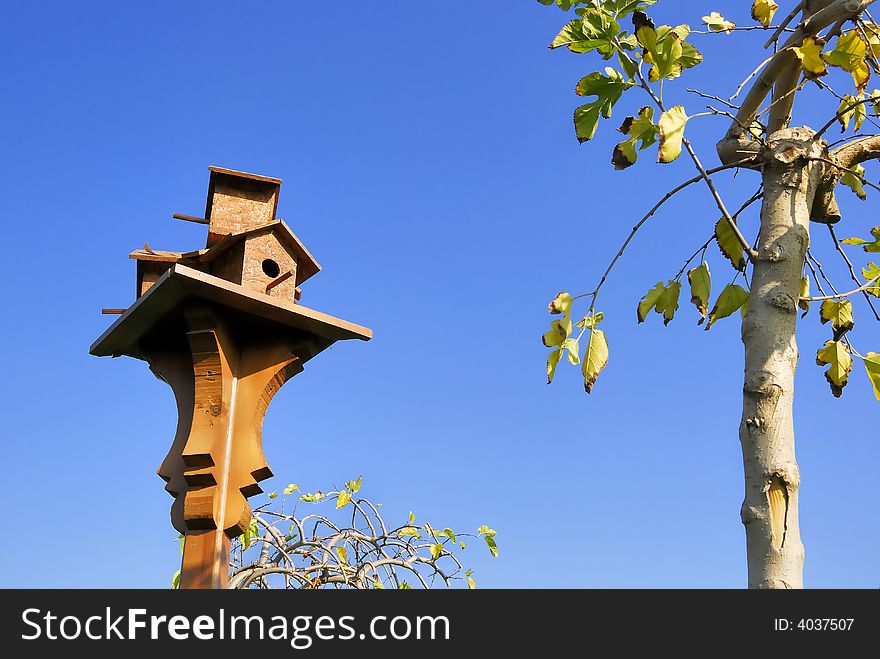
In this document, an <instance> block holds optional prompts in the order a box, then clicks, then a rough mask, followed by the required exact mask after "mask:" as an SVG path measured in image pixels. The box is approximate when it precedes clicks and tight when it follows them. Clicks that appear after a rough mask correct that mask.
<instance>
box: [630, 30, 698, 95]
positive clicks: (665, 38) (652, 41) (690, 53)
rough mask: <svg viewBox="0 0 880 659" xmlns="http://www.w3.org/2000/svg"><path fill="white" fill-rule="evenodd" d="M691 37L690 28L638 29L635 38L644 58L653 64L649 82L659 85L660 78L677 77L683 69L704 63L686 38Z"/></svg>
mask: <svg viewBox="0 0 880 659" xmlns="http://www.w3.org/2000/svg"><path fill="white" fill-rule="evenodd" d="M688 34H690V28H689V27H688V26H687V25H679V26H677V27H674V28H673V27H670V26H668V25H661V26H660V27H658V28H656V29H655V28H653V27H651V25H642V26H641V27H639V28H638V29H637V30H636V39H637V41H638V43H639V45H641V46H642V48H644V53H643V54H642V58H643V60H644V61H645V63H647V64H651V65H652V66H651V68H650V70H649V71H648V81H649V82H657V81H658V80H660V79H661V78H669V79H672V78H677V77H678V76H680V75H681V74H682V71H683V70H684V69H689V68H691V67H693V66H696V65H697V64H699V63H700V62H702V61H703V56H702V55H701V54H700V52H699V51H698V50H697V49H696V48H694V46H693V45H691V44H689V43H688V42H687V41H685V39H686V38H687V36H688Z"/></svg>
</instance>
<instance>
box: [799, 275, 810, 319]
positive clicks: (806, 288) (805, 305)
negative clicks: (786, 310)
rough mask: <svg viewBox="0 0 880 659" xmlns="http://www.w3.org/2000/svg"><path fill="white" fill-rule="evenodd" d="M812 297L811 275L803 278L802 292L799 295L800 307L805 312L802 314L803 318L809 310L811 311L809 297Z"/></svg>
mask: <svg viewBox="0 0 880 659" xmlns="http://www.w3.org/2000/svg"><path fill="white" fill-rule="evenodd" d="M808 297H810V279H809V277H802V278H801V292H800V296H799V297H798V307H799V308H800V309H802V310H803V312H804V313H803V314H801V318H803V317H804V316H806V315H807V312H809V311H810V301H809V300H808V299H807V298H808Z"/></svg>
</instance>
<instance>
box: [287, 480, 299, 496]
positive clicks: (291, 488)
mask: <svg viewBox="0 0 880 659" xmlns="http://www.w3.org/2000/svg"><path fill="white" fill-rule="evenodd" d="M298 489H299V485H297V484H296V483H290V484H289V485H288V486H287V487H285V488H284V494H293V493H294V492H296V491H297V490H298Z"/></svg>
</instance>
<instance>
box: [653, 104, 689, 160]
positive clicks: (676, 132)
mask: <svg viewBox="0 0 880 659" xmlns="http://www.w3.org/2000/svg"><path fill="white" fill-rule="evenodd" d="M687 120H688V116H687V114H685V111H684V106H681V105H676V106H675V107H672V108H670V109H669V110H667V111H666V112H664V113H663V114H662V115H660V121H659V123H658V124H657V128H658V130H659V131H660V151H659V157H658V159H657V162H662V163H666V162H672V161H673V160H675V159H676V158H678V156H680V155H681V142H682V139H683V138H684V127H685V125H686V124H687Z"/></svg>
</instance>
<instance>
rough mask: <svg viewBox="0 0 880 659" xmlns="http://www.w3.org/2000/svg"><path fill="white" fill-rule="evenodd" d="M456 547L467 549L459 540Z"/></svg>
mask: <svg viewBox="0 0 880 659" xmlns="http://www.w3.org/2000/svg"><path fill="white" fill-rule="evenodd" d="M458 546H459V547H461V548H462V549H467V545H466V544H465V543H464V542H463V541H461V540H459V541H458Z"/></svg>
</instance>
